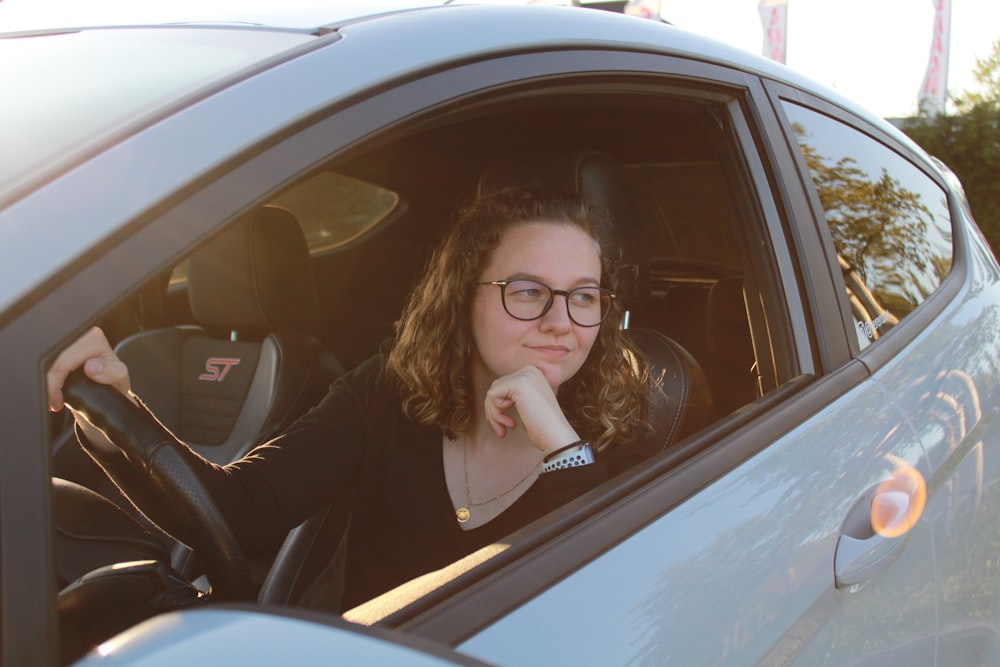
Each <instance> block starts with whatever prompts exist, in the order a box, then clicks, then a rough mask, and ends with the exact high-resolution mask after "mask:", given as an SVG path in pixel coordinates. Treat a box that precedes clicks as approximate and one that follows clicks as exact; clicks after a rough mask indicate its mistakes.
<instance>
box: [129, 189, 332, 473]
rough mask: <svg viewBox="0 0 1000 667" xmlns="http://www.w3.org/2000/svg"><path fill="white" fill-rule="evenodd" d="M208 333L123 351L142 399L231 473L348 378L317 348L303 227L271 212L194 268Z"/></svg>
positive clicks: (154, 340)
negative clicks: (250, 453) (229, 465)
mask: <svg viewBox="0 0 1000 667" xmlns="http://www.w3.org/2000/svg"><path fill="white" fill-rule="evenodd" d="M188 300H189V302H190V305H191V312H192V314H193V315H194V318H195V320H196V321H197V322H198V323H199V325H200V326H176V327H168V328H163V329H154V330H150V331H144V332H141V333H138V334H135V335H133V336H130V337H128V338H126V339H125V340H123V341H122V342H121V343H119V344H118V346H117V348H116V352H117V354H118V356H119V357H121V359H122V360H123V361H124V362H125V363H126V364H127V365H128V367H129V371H130V375H131V380H132V388H133V390H134V391H135V393H136V394H137V395H139V396H140V397H142V400H143V401H144V402H145V403H146V404H147V405H148V406H149V407H150V409H151V410H152V411H153V413H154V414H156V416H157V417H158V418H159V419H160V421H162V422H163V424H164V425H165V426H167V428H169V429H170V430H171V431H172V432H173V433H174V434H175V435H177V437H178V438H180V439H181V440H183V441H184V442H186V443H187V444H189V445H190V446H191V447H192V448H193V449H195V450H196V451H198V453H200V454H201V455H202V456H204V457H205V458H207V459H209V460H211V461H213V462H214V463H218V464H220V465H224V464H226V463H230V462H231V461H234V460H236V459H238V458H239V457H241V456H243V455H244V454H246V453H247V452H248V451H249V450H250V449H251V448H252V447H254V446H256V445H258V444H260V443H261V442H264V441H266V440H268V439H269V438H271V437H272V436H274V435H277V433H278V432H280V431H281V430H282V429H284V428H285V427H286V426H288V425H289V424H291V422H292V421H294V420H295V419H296V418H297V417H298V416H299V415H301V414H303V413H304V412H305V411H306V410H307V409H309V408H310V407H312V406H313V405H315V404H316V403H317V402H319V400H320V399H321V398H322V397H323V395H324V394H325V393H326V391H327V389H328V387H329V386H330V384H331V383H332V382H333V381H334V380H335V379H336V378H337V377H339V376H340V375H341V374H343V372H344V369H343V367H342V366H341V364H340V363H339V361H338V360H337V359H336V358H335V357H334V356H333V354H332V353H331V352H330V351H329V350H327V348H326V347H325V346H324V345H323V344H322V343H320V342H319V340H318V339H317V338H316V337H315V335H314V334H315V333H316V331H317V329H318V324H319V318H318V317H317V313H318V312H319V307H318V298H317V292H316V284H315V281H314V278H313V275H312V270H311V267H310V264H309V251H308V249H307V247H306V242H305V237H304V236H303V233H302V229H301V227H300V225H299V223H298V220H296V219H295V217H294V216H293V215H292V214H291V213H290V212H288V211H286V210H285V209H282V208H278V207H275V206H263V207H261V208H260V209H258V210H256V211H254V212H253V213H251V214H250V215H248V216H246V217H244V218H242V219H241V220H239V221H238V222H236V223H235V224H234V225H232V226H231V227H229V228H227V229H226V230H225V231H224V232H222V233H221V234H220V235H219V236H217V237H216V238H214V239H212V240H211V241H210V242H209V243H208V244H207V245H205V246H204V247H203V248H202V249H200V250H198V251H197V252H196V253H195V254H194V255H192V256H191V258H190V260H189V264H188Z"/></svg>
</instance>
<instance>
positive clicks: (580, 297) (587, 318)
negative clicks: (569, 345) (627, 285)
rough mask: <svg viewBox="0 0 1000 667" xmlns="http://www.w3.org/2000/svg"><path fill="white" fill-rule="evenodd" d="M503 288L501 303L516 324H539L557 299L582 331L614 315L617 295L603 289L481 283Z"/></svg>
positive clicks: (513, 282) (516, 282) (523, 282)
mask: <svg viewBox="0 0 1000 667" xmlns="http://www.w3.org/2000/svg"><path fill="white" fill-rule="evenodd" d="M478 284H480V285H497V286H498V287H500V300H501V301H502V302H503V309H504V310H506V311H507V314H508V315H510V316H511V317H513V318H514V319H516V320H524V321H526V322H527V321H530V320H537V319H539V318H541V317H544V315H545V313H547V312H549V309H550V308H552V302H553V301H554V300H555V297H556V295H557V294H558V295H560V296H564V297H566V312H567V314H569V319H570V320H572V321H573V322H574V323H575V324H577V325H579V326H581V327H596V326H597V325H598V324H600V323H601V322H603V321H604V320H605V319H606V318H607V316H608V312H610V311H611V300H612V299H614V298H615V295H614V294H612V293H611V292H610V291H608V290H606V289H604V288H602V287H593V286H589V285H588V286H585V287H577V288H574V289H571V290H561V289H552V288H551V287H549V286H548V285H546V284H545V283H540V282H538V281H537V280H492V281H489V282H484V283H478Z"/></svg>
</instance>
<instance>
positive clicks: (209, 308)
mask: <svg viewBox="0 0 1000 667" xmlns="http://www.w3.org/2000/svg"><path fill="white" fill-rule="evenodd" d="M188 298H189V299H190V302H191V312H192V313H193V314H194V317H195V319H196V320H197V321H198V322H199V323H200V324H201V325H202V326H204V327H205V328H206V329H208V330H209V331H211V332H213V333H227V332H229V331H236V332H238V333H239V334H240V335H241V337H243V338H254V337H262V336H264V335H265V334H267V333H269V332H272V331H276V330H279V329H285V330H288V329H292V330H299V331H305V332H309V331H311V330H312V329H313V327H314V326H315V324H316V322H317V319H318V318H317V313H318V299H317V295H316V283H315V280H314V279H313V275H312V268H311V266H310V264H309V249H308V248H307V247H306V241H305V237H304V236H303V234H302V228H301V226H300V225H299V222H298V220H296V219H295V216H293V215H292V214H291V213H290V212H288V211H286V210H285V209H282V208H277V207H275V206H264V207H262V208H260V209H258V210H257V211H255V212H253V213H251V214H250V215H248V216H246V217H245V218H243V219H241V220H239V221H238V222H236V223H235V224H234V225H233V226H232V227H230V228H228V229H226V230H225V231H224V232H223V233H222V234H220V235H219V236H217V237H216V238H214V239H212V240H211V241H210V242H209V243H208V244H207V245H206V246H205V247H204V248H202V249H200V250H199V251H198V252H197V253H195V254H194V255H192V256H191V259H190V262H189V265H188Z"/></svg>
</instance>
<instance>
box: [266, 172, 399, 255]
mask: <svg viewBox="0 0 1000 667" xmlns="http://www.w3.org/2000/svg"><path fill="white" fill-rule="evenodd" d="M270 203H271V204H273V205H275V206H280V207H281V208H284V209H287V210H289V211H291V212H292V214H294V215H295V217H296V218H298V220H299V224H301V225H302V230H303V232H305V235H306V243H307V244H308V246H309V251H310V252H313V253H316V252H323V251H324V250H331V249H333V248H336V247H338V246H341V245H343V244H345V243H349V242H350V241H351V240H353V239H355V238H357V237H358V236H360V235H361V234H363V233H365V232H366V231H368V230H369V229H371V228H372V227H374V226H375V225H377V224H378V223H379V222H381V221H382V220H384V219H385V218H386V216H388V215H389V214H390V213H392V212H393V211H394V210H395V209H396V206H397V205H398V204H399V196H398V195H397V194H396V193H395V192H392V191H391V190H387V189H385V188H383V187H380V186H378V185H374V184H372V183H367V182H365V181H361V180H358V179H356V178H352V177H350V176H345V175H344V174H338V173H336V172H332V171H324V172H320V173H319V174H316V175H314V176H312V177H311V178H309V179H307V180H305V181H303V182H302V183H299V184H298V185H296V186H295V187H294V188H292V189H291V190H288V191H287V192H285V193H284V194H282V195H280V196H278V197H277V198H275V199H274V200H272V201H271V202H270Z"/></svg>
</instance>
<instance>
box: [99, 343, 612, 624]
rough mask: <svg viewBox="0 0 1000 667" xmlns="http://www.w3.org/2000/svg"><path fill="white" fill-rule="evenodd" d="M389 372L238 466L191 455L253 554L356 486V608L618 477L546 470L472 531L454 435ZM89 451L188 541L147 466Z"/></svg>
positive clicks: (349, 390)
mask: <svg viewBox="0 0 1000 667" xmlns="http://www.w3.org/2000/svg"><path fill="white" fill-rule="evenodd" d="M383 367H384V358H383V357H382V356H376V357H373V358H372V359H370V360H368V361H367V362H365V363H364V364H362V365H361V366H359V367H358V368H356V369H354V370H353V371H351V372H350V373H348V374H346V375H344V376H343V377H342V378H340V379H339V380H337V381H336V382H334V383H333V385H331V387H330V390H329V392H328V393H327V395H326V397H325V398H324V399H323V400H322V401H321V402H320V403H319V404H318V405H317V406H316V407H314V408H312V409H311V410H310V411H309V412H307V413H306V414H305V415H304V416H303V417H302V418H301V419H299V420H298V421H297V422H296V423H294V424H293V425H292V426H290V427H289V428H288V430H287V431H285V433H283V434H282V435H280V436H278V437H277V438H275V439H274V440H272V441H271V442H269V443H267V444H264V445H261V446H259V447H257V448H255V449H254V450H252V451H251V452H250V453H248V454H247V456H246V457H244V458H243V459H241V460H239V461H236V462H235V463H232V464H229V465H227V466H225V467H220V466H217V465H215V464H213V463H211V462H209V461H207V460H205V459H203V458H201V457H200V456H198V454H196V453H195V452H193V451H191V450H189V449H186V448H185V449H184V452H185V457H186V458H188V460H189V462H190V463H191V465H192V467H193V468H194V469H195V472H196V474H197V475H198V476H199V477H200V478H201V480H202V483H203V484H204V485H205V487H206V489H207V491H208V492H209V494H210V495H211V496H212V498H213V500H214V501H215V502H216V504H217V506H218V507H219V510H220V511H221V512H222V514H223V516H224V517H225V519H226V521H227V522H228V523H229V525H230V526H231V528H232V530H233V532H234V534H235V535H236V538H237V539H238V540H239V542H240V544H241V545H242V546H243V547H244V549H247V550H254V549H255V548H259V547H261V546H264V545H267V544H271V543H273V542H274V541H275V540H276V539H280V537H281V536H282V535H284V534H285V533H286V532H287V531H288V530H290V529H291V528H293V527H295V526H296V525H298V524H299V523H300V522H302V521H303V520H305V519H306V518H308V517H309V516H311V515H312V514H314V513H316V512H318V511H319V510H321V509H322V508H324V507H325V506H326V505H328V504H330V503H332V502H335V501H336V500H338V499H339V498H341V497H342V496H343V495H344V494H346V493H350V490H351V488H352V487H353V488H355V497H354V502H353V510H352V512H353V513H352V518H351V522H350V527H349V530H348V535H347V551H346V563H345V568H346V581H345V590H344V600H343V603H344V606H345V608H349V607H351V606H354V605H356V604H358V603H361V602H364V601H366V600H368V599H371V598H373V597H375V596H377V595H379V594H380V593H383V592H385V591H387V590H389V589H390V588H393V587H395V586H397V585H399V584H401V583H403V582H405V581H408V580H410V579H412V578H414V577H417V576H419V575H422V574H425V573H427V572H430V571H433V570H436V569H439V568H441V567H443V566H445V565H448V564H449V563H451V562H453V561H455V560H458V559H459V558H461V557H463V556H465V555H467V554H469V553H472V552H473V551H475V550H477V549H479V548H481V547H483V546H486V545H488V544H491V543H493V542H495V541H497V540H498V539H500V538H502V537H503V536H505V535H507V534H509V533H511V532H513V531H514V530H516V529H518V528H520V527H522V526H524V525H525V524H527V523H529V522H530V521H532V520H534V519H536V518H538V517H539V516H541V515H543V514H545V513H546V512H548V511H550V510H551V509H554V508H555V507H558V506H559V505H561V504H563V503H564V502H566V501H567V500H569V499H571V498H573V497H575V496H577V495H579V494H580V493H582V492H583V491H585V490H586V489H588V488H591V487H593V486H595V485H596V484H597V483H599V482H600V481H602V480H604V479H605V478H606V477H607V471H606V466H605V464H604V463H602V462H598V463H596V464H594V465H589V466H585V467H581V468H571V469H568V470H559V471H555V472H550V473H546V474H544V475H540V476H539V477H538V480H537V481H536V482H535V483H534V484H533V485H532V486H531V488H529V489H528V491H526V492H525V493H524V494H523V495H522V496H521V497H520V498H519V499H518V500H517V501H516V502H515V503H513V504H512V505H511V506H510V507H509V508H508V509H507V510H506V511H505V512H503V514H501V515H500V516H498V517H497V518H495V519H494V520H493V521H491V522H489V523H487V524H485V525H483V526H480V527H478V528H475V529H472V530H463V529H462V528H461V527H460V526H459V525H458V523H457V521H456V519H455V508H454V506H453V505H452V503H451V499H450V497H449V494H448V490H447V484H446V482H445V476H444V463H443V448H442V433H441V431H440V429H438V428H436V427H428V426H420V425H418V424H415V423H413V422H412V421H410V420H408V419H407V418H406V417H405V416H404V415H403V412H402V408H401V404H400V399H399V396H398V394H397V392H396V390H395V389H394V388H393V386H392V384H391V383H390V382H389V381H388V380H387V379H386V377H385V374H384V372H383ZM87 449H88V450H90V451H91V453H92V454H93V455H94V456H95V458H97V459H98V461H99V462H100V463H101V465H102V466H103V467H104V468H105V469H106V470H107V471H108V473H109V474H110V475H111V476H112V477H113V478H114V479H115V481H116V482H118V484H119V485H120V486H121V487H122V488H123V490H125V492H126V493H127V494H128V496H129V497H130V498H131V499H132V500H133V501H134V502H135V503H136V505H137V506H138V507H139V508H140V509H141V511H142V512H143V513H145V514H146V515H147V516H149V517H150V518H151V519H153V520H154V521H156V522H157V523H158V524H159V525H161V526H162V527H163V528H164V529H165V530H166V531H167V532H169V533H171V534H172V535H174V536H175V537H177V538H178V539H179V540H181V541H184V538H185V526H184V525H183V522H182V521H180V522H179V521H178V519H177V518H176V517H173V518H172V517H171V513H170V511H169V509H168V508H165V507H164V506H163V502H162V499H160V498H157V497H155V496H153V495H151V494H150V493H149V484H148V483H147V481H146V480H145V479H143V477H144V475H143V473H142V472H140V470H139V469H138V468H137V467H134V466H132V465H130V464H129V463H128V461H127V459H125V457H124V456H121V455H118V454H110V455H109V454H102V453H99V452H96V451H93V447H90V446H88V447H87ZM178 523H180V524H181V525H177V524H178ZM331 556H332V554H331Z"/></svg>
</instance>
